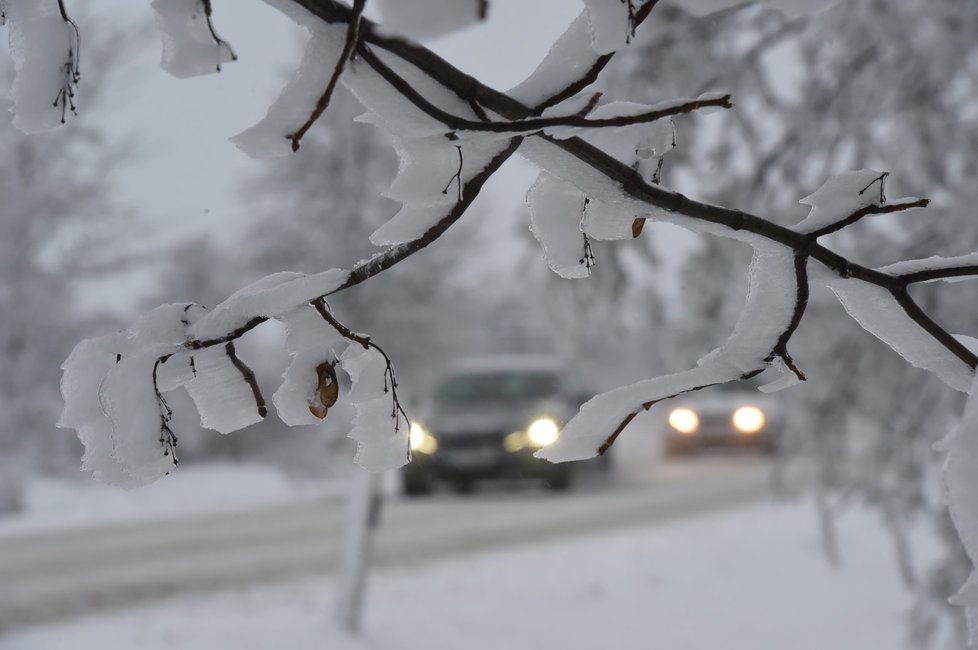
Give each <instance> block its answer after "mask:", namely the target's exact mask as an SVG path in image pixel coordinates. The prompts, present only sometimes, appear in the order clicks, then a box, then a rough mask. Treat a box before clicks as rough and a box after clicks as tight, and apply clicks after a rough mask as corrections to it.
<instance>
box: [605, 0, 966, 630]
mask: <svg viewBox="0 0 978 650" xmlns="http://www.w3.org/2000/svg"><path fill="white" fill-rule="evenodd" d="M663 9H665V7H663ZM659 19H660V20H659V21H657V22H656V23H655V24H654V25H650V29H649V30H646V31H645V32H644V33H643V34H642V38H641V39H640V40H639V42H637V43H636V48H634V49H633V50H631V51H630V52H629V55H628V56H627V60H626V61H625V64H624V65H623V66H622V67H621V69H620V70H619V71H618V74H617V75H616V79H615V80H614V81H612V82H611V83H610V85H611V86H612V87H616V86H617V85H619V84H625V83H628V84H631V85H632V87H638V88H642V89H660V88H664V89H668V90H669V91H670V92H681V93H682V92H696V89H698V88H702V87H710V86H711V85H712V84H715V83H717V80H718V79H722V80H723V84H724V87H725V88H727V89H729V90H730V91H731V92H732V93H733V95H734V96H735V97H738V98H743V100H744V101H742V102H740V105H741V106H744V105H747V106H749V108H750V110H749V111H736V112H727V113H725V114H724V115H722V116H718V117H717V121H719V122H722V125H721V126H718V127H716V130H715V134H716V135H713V136H712V137H709V138H708V139H704V138H700V139H699V140H697V142H696V144H695V146H693V147H686V148H684V149H683V151H684V152H686V153H688V154H689V155H687V156H686V157H684V158H683V159H681V160H673V161H670V163H671V164H670V165H669V167H668V168H667V170H666V173H665V175H664V178H665V179H666V182H670V181H671V180H672V179H674V178H676V177H682V176H683V175H686V174H695V170H696V169H697V168H709V169H711V170H713V172H714V173H713V174H712V175H711V178H710V181H709V182H708V183H698V184H697V191H699V192H701V193H702V194H704V195H705V196H706V197H708V198H709V199H710V200H713V201H718V202H720V203H724V204H734V205H743V204H751V205H757V206H760V207H762V208H763V211H764V212H765V213H766V214H771V215H784V216H783V217H781V218H780V219H779V222H781V223H790V222H791V219H792V215H793V214H794V213H796V212H797V211H798V210H799V209H802V208H801V206H797V205H796V203H797V193H798V188H801V189H802V191H805V192H807V191H810V190H811V189H814V188H815V187H817V185H818V184H819V183H820V182H821V181H820V180H819V179H821V178H823V177H824V176H825V175H826V174H832V173H839V172H842V171H844V170H846V169H850V168H856V167H862V166H866V165H870V166H877V165H883V166H885V167H886V168H887V169H891V170H892V171H893V175H894V179H895V180H897V179H898V180H899V183H900V186H901V189H902V190H904V191H909V192H921V193H924V192H926V193H928V194H930V195H932V196H934V197H938V198H939V200H938V202H937V204H936V205H935V206H933V207H932V208H931V211H933V212H935V213H937V214H940V218H939V219H916V218H908V219H900V220H887V221H876V222H873V223H867V224H866V225H865V226H864V227H860V229H859V230H858V231H856V232H851V231H850V230H844V231H841V232H839V233H837V234H835V235H833V236H832V239H829V240H828V241H831V244H832V246H833V248H834V249H835V250H837V251H839V252H843V253H845V254H846V256H847V257H850V258H852V259H859V260H863V261H866V262H869V263H871V264H885V263H888V262H893V261H896V260H899V259H906V258H912V257H923V256H926V255H928V254H931V253H934V252H942V253H943V252H951V253H958V252H966V251H968V250H973V249H974V248H975V247H976V245H978V231H976V226H975V222H974V219H973V218H972V215H971V209H972V208H971V206H973V205H974V203H975V199H976V198H978V197H976V196H975V188H974V183H973V178H974V171H975V169H974V166H975V164H976V159H975V157H974V154H973V152H974V151H975V147H976V144H978V143H976V141H975V137H976V133H978V131H976V129H975V118H974V115H972V114H970V113H969V112H968V111H962V110H961V107H962V106H967V105H970V104H972V103H974V101H975V100H976V99H978V85H976V84H975V83H974V78H975V75H974V72H975V70H974V64H973V61H974V60H975V57H976V54H978V42H976V41H975V39H974V38H973V35H974V33H975V32H976V30H978V12H976V11H975V9H974V7H973V6H972V5H971V4H969V3H961V2H954V1H949V2H901V3H897V4H893V3H882V2H849V3H844V4H840V5H838V6H836V7H834V8H833V9H831V10H828V11H825V12H823V13H820V14H818V15H817V16H814V17H811V18H809V19H803V20H790V19H788V18H786V17H785V16H784V15H783V14H780V13H778V12H772V11H769V10H765V9H764V8H763V7H758V6H746V7H741V8H738V9H735V10H731V11H727V12H725V13H723V14H720V15H714V16H709V17H697V16H691V15H689V14H688V13H687V12H685V11H682V10H680V9H678V8H677V9H672V10H668V11H663V12H661V13H660V14H659ZM924 22H926V23H927V24H928V25H929V29H927V30H924V31H920V30H919V29H917V28H918V26H919V25H920V24H922V23H924ZM826 34H832V35H833V37H832V38H826V37H825V35H826ZM653 53H655V54H656V55H657V56H659V57H660V58H662V65H661V66H654V67H649V66H640V65H639V63H640V62H641V61H644V60H647V59H648V57H650V56H652V54H653ZM898 61H899V62H901V63H900V64H899V65H897V64H896V62H898ZM886 62H893V64H890V65H888V64H886ZM962 62H968V63H965V64H964V65H962ZM908 66H909V67H910V68H911V69H912V70H913V71H912V72H908ZM636 79H637V80H640V81H641V83H636ZM748 102H749V103H748ZM752 115H754V116H757V119H751V116H752ZM744 253H746V251H745V250H743V248H737V247H731V246H728V245H725V242H721V241H716V240H707V241H705V242H704V247H703V248H702V250H701V251H699V252H697V253H696V254H695V255H694V256H693V257H691V258H690V260H689V261H688V263H687V270H686V272H685V274H684V275H685V284H686V286H687V287H688V288H689V289H690V291H689V292H688V294H687V298H686V299H685V300H684V301H682V303H681V304H680V305H679V307H680V308H684V312H685V313H684V315H683V316H681V319H682V321H683V325H682V326H680V327H677V328H675V331H676V332H677V333H678V334H679V339H680V340H679V341H678V345H675V346H673V347H674V349H678V350H681V351H682V352H683V353H684V354H681V356H684V355H685V354H689V353H692V354H695V353H696V352H702V346H703V345H704V340H708V339H710V338H713V339H716V340H720V339H722V337H723V336H724V335H725V334H726V331H727V330H728V328H729V327H730V324H731V323H732V322H733V320H734V317H735V313H736V311H737V310H738V309H739V308H740V305H741V304H742V301H743V296H742V295H739V294H738V292H736V291H730V290H729V289H728V288H725V287H723V283H722V282H719V281H718V278H723V277H729V276H730V275H731V273H739V272H742V271H740V270H739V269H742V268H746V265H747V255H745V254H744ZM914 291H915V293H914V296H915V298H916V299H917V300H918V301H919V302H920V304H921V305H922V306H924V308H925V309H926V310H927V312H928V313H929V314H932V315H934V316H935V317H936V318H937V319H938V320H939V321H940V322H941V323H943V324H945V325H947V326H951V327H952V328H953V329H954V330H955V331H968V330H969V329H973V328H974V326H975V316H974V312H973V310H972V309H971V306H970V302H969V301H968V300H967V299H965V294H964V292H965V291H967V285H965V284H961V285H952V286H947V285H944V286H939V287H927V286H921V287H915V288H914ZM846 321H847V319H842V318H840V312H839V309H838V305H837V304H836V301H835V300H834V299H833V298H832V296H830V295H828V294H826V293H824V292H816V293H814V294H813V295H812V297H811V300H810V304H809V307H808V310H807V316H806V319H805V323H804V324H803V325H802V327H801V329H800V334H799V337H798V344H797V349H796V353H797V354H796V356H797V357H798V358H799V359H800V360H801V362H802V363H803V364H804V365H805V366H806V368H807V369H808V370H809V375H810V377H811V381H810V382H809V385H808V386H807V387H806V390H803V391H797V392H795V393H793V394H791V395H790V397H791V401H792V402H793V404H794V407H793V408H792V410H793V411H796V412H797V413H799V414H800V417H801V418H803V420H800V421H799V422H797V423H796V424H797V426H793V427H790V428H789V431H791V432H792V433H793V434H794V436H793V437H794V439H793V440H792V441H791V443H792V444H793V445H794V446H796V447H802V448H805V449H808V450H809V451H811V452H813V453H814V455H815V456H816V457H817V458H819V459H820V461H821V462H820V467H821V469H822V471H821V472H820V476H821V478H822V480H823V482H824V483H825V484H826V487H828V488H830V489H834V490H837V491H840V492H841V495H840V496H842V502H843V503H845V502H850V503H851V502H853V501H854V500H857V499H859V500H866V501H869V502H870V503H872V504H875V505H877V506H879V508H880V510H881V512H882V513H883V515H884V517H885V519H886V521H887V523H888V525H889V526H890V527H891V528H892V529H893V530H894V533H895V535H894V539H895V541H896V542H897V548H898V550H900V557H901V564H902V566H903V570H902V572H903V574H904V577H905V578H906V579H907V581H908V583H909V584H910V586H911V587H912V588H914V589H916V590H917V591H918V592H919V593H921V594H922V595H925V596H928V594H929V596H928V597H926V598H924V599H923V600H922V601H921V605H920V607H919V608H918V610H919V611H923V610H929V611H934V610H939V609H941V608H943V607H946V602H947V598H948V597H949V596H950V595H952V594H953V592H954V590H955V589H956V586H955V584H954V579H953V578H952V577H951V576H954V575H955V573H958V574H960V571H961V567H962V565H963V563H962V559H963V556H962V553H961V551H960V543H959V542H958V540H957V537H956V536H954V535H953V534H952V535H951V536H950V537H949V538H948V541H949V542H950V546H949V549H948V554H947V556H946V559H945V561H944V562H942V563H941V564H940V565H937V566H935V567H933V568H931V569H927V570H926V572H921V570H920V569H919V568H917V567H913V566H912V563H911V562H910V559H909V558H910V555H911V554H908V553H906V551H905V548H906V538H905V536H904V535H903V532H902V528H903V523H904V522H907V521H910V520H912V519H914V518H915V517H919V516H920V515H921V514H925V515H927V516H932V515H933V516H934V517H935V520H936V528H937V530H938V531H940V533H941V535H942V536H945V537H947V536H946V535H945V533H946V532H947V531H948V530H950V528H949V527H948V526H947V525H946V522H945V521H943V519H944V518H945V517H946V510H945V509H944V508H943V503H942V501H943V500H942V499H941V495H940V494H939V491H938V490H936V489H935V483H936V482H935V481H934V480H933V474H934V471H933V470H934V466H935V464H936V461H937V456H938V454H936V453H935V452H934V451H933V450H932V449H931V446H932V445H933V444H934V443H935V442H937V441H938V440H940V439H941V438H943V437H944V436H945V435H947V432H948V430H949V428H950V426H951V415H950V414H952V413H954V412H955V411H956V410H958V409H959V408H960V407H959V406H956V404H957V403H958V396H957V395H956V394H954V393H953V392H950V391H946V390H943V388H942V387H941V384H940V382H939V381H937V380H936V379H934V378H933V377H930V376H928V375H927V374H926V373H920V372H903V371H900V370H899V366H900V365H901V364H902V361H901V360H900V359H899V357H898V356H897V355H894V354H893V353H892V351H890V350H887V349H885V348H884V347H883V346H876V345H871V344H867V342H866V341H865V340H864V335H860V333H859V332H858V331H857V330H856V329H855V328H854V327H853V326H852V325H851V323H849V322H846ZM694 322H698V323H701V326H700V327H696V328H693V327H690V324H691V323H694ZM809 333H810V334H811V335H806V334H809ZM894 395H905V396H908V398H906V399H899V400H895V399H893V396H894ZM958 580H959V581H960V576H959V578H958ZM950 611H952V612H956V611H959V610H957V608H951V609H950ZM916 618H917V619H918V622H919V623H921V624H920V625H916V626H915V634H916V636H917V637H918V639H917V640H918V641H920V642H921V643H923V642H924V638H923V637H925V636H927V635H928V634H927V631H928V630H931V631H932V630H934V629H935V621H934V620H933V619H928V620H920V617H919V616H917V617H916ZM925 618H926V617H925Z"/></svg>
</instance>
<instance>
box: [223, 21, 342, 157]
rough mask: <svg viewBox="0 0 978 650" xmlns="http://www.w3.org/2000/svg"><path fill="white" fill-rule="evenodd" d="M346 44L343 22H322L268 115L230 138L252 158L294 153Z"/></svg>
mask: <svg viewBox="0 0 978 650" xmlns="http://www.w3.org/2000/svg"><path fill="white" fill-rule="evenodd" d="M345 43H346V28H345V26H343V25H328V24H325V23H323V24H322V25H321V26H319V27H317V28H316V29H315V30H314V31H313V32H311V34H310V35H309V40H308V42H307V43H306V47H305V52H304V54H303V56H302V61H301V63H300V64H299V69H298V70H296V72H295V74H294V75H293V76H292V78H291V79H290V80H289V82H288V83H287V84H286V85H285V87H284V88H283V89H282V93H281V94H280V95H279V97H278V99H276V100H275V102H274V103H273V104H272V105H271V106H270V107H269V108H268V112H267V113H266V115H265V117H264V118H263V119H262V120H261V121H260V122H258V123H257V124H255V125H254V126H252V127H250V128H248V129H246V130H245V131H242V132H241V133H239V134H238V135H236V136H234V137H233V138H231V141H232V142H233V143H234V144H235V145H236V146H237V147H238V148H239V149H241V150H242V151H244V152H245V153H246V154H248V155H249V156H251V157H252V158H259V159H260V158H271V157H278V156H287V155H289V154H290V153H292V143H291V136H292V135H293V134H294V133H295V132H296V131H298V130H299V129H300V128H301V127H302V125H303V124H305V122H306V120H308V119H309V117H310V115H311V114H312V113H313V111H314V110H315V108H316V103H317V102H318V101H319V98H320V97H321V96H322V94H323V91H324V90H325V89H326V86H327V84H328V83H329V79H330V77H331V76H332V75H333V70H334V68H335V65H336V62H337V61H338V60H339V58H340V56H341V55H342V53H343V47H344V45H345Z"/></svg>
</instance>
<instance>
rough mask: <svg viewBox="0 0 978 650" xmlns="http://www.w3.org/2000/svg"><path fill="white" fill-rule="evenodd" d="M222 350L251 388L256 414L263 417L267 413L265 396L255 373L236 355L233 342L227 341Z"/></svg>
mask: <svg viewBox="0 0 978 650" xmlns="http://www.w3.org/2000/svg"><path fill="white" fill-rule="evenodd" d="M224 351H225V352H226V353H227V355H228V359H230V360H231V363H232V364H233V365H234V367H235V368H237V369H238V372H240V373H241V376H242V377H243V378H244V380H245V383H246V384H248V387H249V388H251V394H252V396H254V398H255V406H257V407H258V415H260V416H261V417H263V418H264V417H265V416H266V415H268V408H266V406H265V398H264V397H263V396H262V394H261V389H260V388H259V387H258V380H257V379H255V373H254V372H252V370H251V368H249V367H248V365H247V364H245V362H244V361H242V360H241V359H240V358H239V357H238V355H237V353H236V352H235V351H234V343H233V342H231V341H228V343H227V344H226V345H225V346H224Z"/></svg>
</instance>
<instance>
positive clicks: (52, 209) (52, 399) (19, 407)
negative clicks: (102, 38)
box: [0, 38, 126, 510]
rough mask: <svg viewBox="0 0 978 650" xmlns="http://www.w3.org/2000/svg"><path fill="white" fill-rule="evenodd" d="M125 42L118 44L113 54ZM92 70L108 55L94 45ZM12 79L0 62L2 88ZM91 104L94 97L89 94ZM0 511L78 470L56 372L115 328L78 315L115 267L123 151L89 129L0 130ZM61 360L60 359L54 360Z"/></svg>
mask: <svg viewBox="0 0 978 650" xmlns="http://www.w3.org/2000/svg"><path fill="white" fill-rule="evenodd" d="M125 42H126V39H125V38H122V39H120V40H119V41H117V42H116V45H117V46H120V45H122V44H123V43H125ZM92 45H93V47H92V59H91V61H90V64H91V65H92V70H93V71H95V70H97V71H99V73H100V74H102V75H107V74H108V73H109V70H110V69H111V67H112V63H113V56H112V55H111V54H110V53H109V52H107V51H105V50H104V48H102V46H101V44H100V43H95V42H93V44H92ZM12 78H13V70H12V69H11V67H10V66H9V65H7V62H6V61H4V62H2V63H0V79H3V80H5V81H9V80H10V79H12ZM91 99H92V101H93V102H95V101H96V99H97V97H96V93H92V94H91ZM0 150H2V151H3V156H2V157H0V273H2V277H3V280H4V282H3V288H2V290H0V350H2V359H3V370H2V372H0V510H4V509H6V508H9V507H13V506H14V505H16V504H15V503H14V501H15V500H16V498H17V495H16V493H17V484H18V483H19V482H20V480H21V479H23V477H24V476H25V475H26V474H29V473H31V472H36V471H42V472H53V471H56V472H65V471H68V470H69V468H70V469H71V471H77V470H76V469H75V468H76V466H77V465H76V458H77V454H78V449H79V448H78V445H77V444H76V443H75V441H74V440H72V439H70V438H66V437H65V436H64V435H63V432H59V431H58V430H57V427H56V426H55V424H56V422H57V419H58V413H59V412H60V410H61V398H60V394H59V389H58V383H59V378H60V373H59V372H58V366H59V365H60V363H61V360H63V357H64V356H65V355H66V354H67V353H68V352H70V351H71V348H72V346H73V345H74V343H75V342H77V339H78V338H79V337H80V336H83V335H84V334H85V333H90V332H91V331H92V330H93V329H96V328H99V327H101V328H103V329H104V328H107V327H111V326H113V325H114V326H118V323H116V322H111V321H110V319H108V318H101V317H93V316H92V315H83V314H82V312H81V309H80V306H79V304H78V301H77V299H76V298H77V292H78V289H79V287H80V286H81V284H82V282H83V281H84V280H86V279H88V280H91V279H92V278H94V277H97V276H98V275H99V274H100V273H102V272H104V271H107V270H109V269H112V268H115V266H116V265H117V263H118V262H119V260H120V255H118V254H117V253H116V252H114V251H113V250H112V249H111V248H110V247H108V246H107V245H106V244H107V243H108V242H110V241H111V240H112V239H113V234H112V233H113V229H117V228H118V226H119V223H118V217H119V216H120V213H119V210H118V206H116V205H114V203H113V202H112V201H111V200H110V195H111V192H110V186H111V172H112V170H113V169H114V168H115V167H116V161H118V160H119V159H120V152H119V151H117V150H114V149H113V148H112V147H110V146H108V145H106V144H105V142H104V139H103V138H102V136H101V134H100V133H99V132H98V131H97V130H95V129H93V128H92V127H91V126H90V125H89V124H79V125H77V128H75V129H73V130H72V131H70V132H66V133H61V134H57V135H55V134H44V135H39V136H35V137H27V136H25V135H24V134H23V133H21V132H20V131H18V130H16V129H14V128H13V127H12V125H11V124H10V122H9V120H5V121H3V122H2V123H0ZM59 357H60V358H61V360H59Z"/></svg>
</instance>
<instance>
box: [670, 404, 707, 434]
mask: <svg viewBox="0 0 978 650" xmlns="http://www.w3.org/2000/svg"><path fill="white" fill-rule="evenodd" d="M669 426H671V427H672V428H673V429H675V430H676V431H678V432H679V433H696V430H697V429H699V428H700V416H698V415H696V411H694V410H692V409H687V408H680V409H673V410H672V412H671V413H669Z"/></svg>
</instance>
